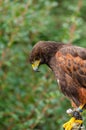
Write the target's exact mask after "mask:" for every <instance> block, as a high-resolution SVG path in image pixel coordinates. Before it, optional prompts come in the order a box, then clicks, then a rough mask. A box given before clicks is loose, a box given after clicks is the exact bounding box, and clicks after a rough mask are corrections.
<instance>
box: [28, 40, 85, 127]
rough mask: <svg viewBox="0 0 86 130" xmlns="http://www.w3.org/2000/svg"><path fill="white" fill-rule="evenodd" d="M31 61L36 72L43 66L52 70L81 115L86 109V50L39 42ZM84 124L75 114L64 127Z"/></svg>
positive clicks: (68, 45)
mask: <svg viewBox="0 0 86 130" xmlns="http://www.w3.org/2000/svg"><path fill="white" fill-rule="evenodd" d="M29 60H30V63H31V64H32V68H33V70H34V71H38V68H39V66H40V65H42V64H46V65H47V66H48V67H49V68H51V70H52V72H53V73H54V75H55V78H56V80H57V81H58V84H59V86H60V89H61V92H62V93H63V94H64V95H65V96H66V97H68V98H69V99H70V101H71V102H72V106H73V107H74V108H75V109H74V110H76V111H78V114H79V113H80V114H79V115H81V111H82V110H84V109H85V108H86V49H85V48H82V47H78V46H75V45H72V44H64V43H60V42H55V41H39V42H38V43H36V44H35V45H34V47H33V49H32V51H31V53H30V59H29ZM74 112H75V111H74ZM75 115H77V114H75ZM82 122H83V121H82V118H81V116H80V118H77V116H74V114H73V116H72V118H71V119H70V121H68V122H67V123H65V124H64V125H63V127H64V129H65V130H72V128H73V124H74V123H79V124H80V125H82Z"/></svg>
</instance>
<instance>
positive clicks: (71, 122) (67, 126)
mask: <svg viewBox="0 0 86 130" xmlns="http://www.w3.org/2000/svg"><path fill="white" fill-rule="evenodd" d="M82 123H83V121H82V120H77V119H76V118H74V117H72V118H71V119H70V120H69V121H68V122H66V123H65V124H64V125H63V128H64V129H65V130H72V129H73V128H75V127H76V126H78V127H79V126H81V124H82Z"/></svg>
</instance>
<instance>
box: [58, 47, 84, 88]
mask: <svg viewBox="0 0 86 130" xmlns="http://www.w3.org/2000/svg"><path fill="white" fill-rule="evenodd" d="M56 59H57V61H58V63H59V66H60V67H61V69H62V70H63V71H64V72H65V73H66V74H68V75H69V76H70V77H72V79H74V81H76V82H77V83H78V84H79V86H80V87H84V88H86V49H84V48H79V47H76V46H74V47H73V46H70V47H66V48H63V49H61V50H59V51H58V52H57V53H56Z"/></svg>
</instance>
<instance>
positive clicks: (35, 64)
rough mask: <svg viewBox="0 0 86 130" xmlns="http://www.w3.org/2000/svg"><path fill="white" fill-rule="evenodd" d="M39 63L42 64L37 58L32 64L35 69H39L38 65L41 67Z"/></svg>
mask: <svg viewBox="0 0 86 130" xmlns="http://www.w3.org/2000/svg"><path fill="white" fill-rule="evenodd" d="M39 64H40V60H36V61H35V62H34V63H33V64H32V68H33V70H34V71H36V72H37V71H38V67H39Z"/></svg>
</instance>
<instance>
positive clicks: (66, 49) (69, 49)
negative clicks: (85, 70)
mask: <svg viewBox="0 0 86 130" xmlns="http://www.w3.org/2000/svg"><path fill="white" fill-rule="evenodd" d="M60 52H62V54H64V55H65V54H68V53H69V54H71V55H72V56H74V57H77V56H78V57H80V58H82V59H83V60H86V48H83V47H78V46H73V45H64V46H63V48H61V49H60Z"/></svg>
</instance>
